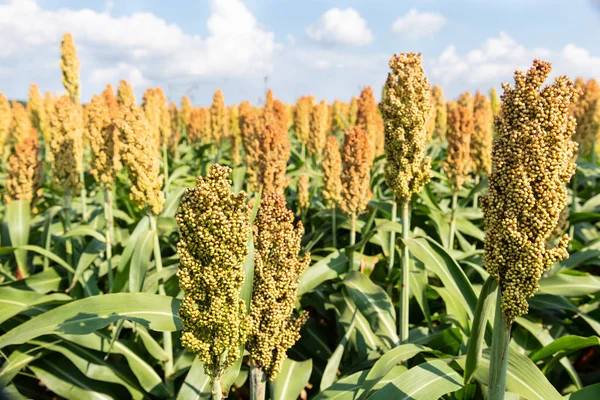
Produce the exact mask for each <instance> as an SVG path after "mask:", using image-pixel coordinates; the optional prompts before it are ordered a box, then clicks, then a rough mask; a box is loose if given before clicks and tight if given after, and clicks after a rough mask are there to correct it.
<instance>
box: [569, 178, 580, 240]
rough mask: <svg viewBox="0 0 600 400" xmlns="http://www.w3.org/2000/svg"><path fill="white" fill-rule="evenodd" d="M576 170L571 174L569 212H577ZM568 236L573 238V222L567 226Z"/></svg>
mask: <svg viewBox="0 0 600 400" xmlns="http://www.w3.org/2000/svg"><path fill="white" fill-rule="evenodd" d="M577 183H578V182H577V171H575V174H574V175H573V198H572V200H571V213H574V212H577ZM569 238H570V239H571V240H572V239H573V238H575V224H574V223H572V222H571V224H570V226H569Z"/></svg>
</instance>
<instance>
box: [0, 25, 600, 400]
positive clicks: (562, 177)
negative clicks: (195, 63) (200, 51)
mask: <svg viewBox="0 0 600 400" xmlns="http://www.w3.org/2000/svg"><path fill="white" fill-rule="evenodd" d="M61 51H62V58H61V60H60V65H61V68H62V72H63V76H62V81H63V83H64V87H65V92H64V94H62V95H60V96H54V95H52V94H50V93H46V94H45V96H42V94H41V93H40V89H39V88H38V87H37V86H36V85H35V84H32V85H31V88H30V92H29V99H28V100H27V102H26V104H25V103H20V102H18V101H9V100H7V99H6V98H5V97H4V96H3V95H0V152H1V153H0V155H1V159H2V164H1V168H0V171H1V172H0V186H1V197H2V202H1V206H0V213H1V215H2V230H1V247H0V267H1V271H0V272H1V275H0V282H1V283H0V356H1V359H2V361H1V365H2V366H1V369H0V387H2V388H3V389H2V390H3V391H2V392H1V393H2V394H1V395H0V397H1V396H4V397H5V398H9V399H13V398H14V399H21V398H33V399H61V398H65V399H75V400H81V399H128V398H132V399H184V400H185V399H211V398H212V399H221V398H225V397H227V398H230V399H248V398H250V399H273V400H287V399H298V398H301V399H337V400H342V399H373V400H377V399H385V400H390V399H423V400H430V399H437V398H444V399H460V400H462V399H486V398H487V399H493V400H498V399H519V398H522V399H543V400H552V399H563V398H569V399H571V400H581V399H598V398H600V384H599V383H597V382H599V381H600V353H599V345H600V309H599V306H600V278H599V277H598V276H597V275H598V267H599V266H600V183H599V181H600V168H599V167H598V163H597V153H598V149H599V147H600V146H599V144H600V143H599V141H598V139H599V137H600V136H599V131H600V87H599V86H598V82H596V81H595V80H591V81H588V82H586V81H584V80H582V79H577V80H575V81H571V80H570V78H568V77H564V76H563V77H558V78H556V79H550V78H548V76H549V74H550V71H551V66H550V64H549V63H547V62H545V61H541V60H532V63H531V64H530V68H529V69H528V70H524V71H516V72H515V74H514V81H513V82H510V83H507V84H504V85H503V90H502V93H498V94H497V93H496V92H495V91H494V90H492V91H491V92H490V93H479V92H477V93H474V94H472V93H469V92H465V93H463V94H462V95H461V96H460V97H459V98H458V99H456V100H449V99H446V98H444V94H443V91H442V88H440V87H439V86H434V87H433V88H432V87H431V85H430V83H429V81H428V79H427V77H426V71H424V70H423V67H422V59H421V55H419V54H415V53H403V54H399V55H394V56H393V57H391V59H390V61H389V75H388V76H387V80H386V81H385V86H384V87H383V88H371V87H365V88H364V89H363V90H362V92H361V93H356V96H355V97H353V98H351V99H343V100H336V101H335V102H334V103H333V104H327V103H326V102H325V101H319V100H318V99H315V98H314V97H313V96H311V95H309V94H307V95H306V96H303V97H301V98H299V99H298V100H297V102H296V103H295V104H284V103H282V102H281V101H279V100H277V94H276V93H275V94H274V93H272V92H271V91H269V92H268V93H267V95H266V102H265V104H251V103H250V102H248V101H245V102H242V103H241V104H229V103H227V93H222V92H221V91H220V90H219V91H217V92H216V93H214V97H213V102H212V106H211V107H210V108H198V107H194V106H193V105H191V104H190V101H189V100H188V99H187V98H185V97H184V98H183V99H181V101H180V102H179V101H177V103H175V102H169V101H168V100H167V98H166V96H165V94H164V93H163V91H162V89H161V88H149V89H146V91H145V92H144V95H143V98H142V99H141V101H140V99H136V98H135V95H134V90H133V88H132V86H131V85H130V84H129V83H128V82H126V81H121V82H120V84H119V86H118V87H117V88H113V87H111V86H110V85H108V86H107V87H106V90H104V92H102V93H100V94H98V95H97V96H94V97H93V99H92V100H91V101H90V102H88V103H87V104H82V103H81V102H80V99H79V91H80V86H79V61H78V59H77V54H76V48H75V44H74V42H73V38H72V37H71V35H70V34H66V35H65V36H64V38H63V41H62V47H61ZM573 78H574V77H573ZM384 79H385V77H382V80H384ZM373 91H376V92H378V93H379V92H380V91H381V92H382V101H381V102H380V103H377V102H376V100H375V96H374V93H373ZM178 100H179V99H178Z"/></svg>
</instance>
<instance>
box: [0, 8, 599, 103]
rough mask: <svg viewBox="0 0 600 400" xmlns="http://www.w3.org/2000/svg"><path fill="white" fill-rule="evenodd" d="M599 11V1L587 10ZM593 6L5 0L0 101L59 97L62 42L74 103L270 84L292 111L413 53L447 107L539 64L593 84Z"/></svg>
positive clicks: (203, 96) (252, 93) (371, 77)
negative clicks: (70, 50)
mask: <svg viewBox="0 0 600 400" xmlns="http://www.w3.org/2000/svg"><path fill="white" fill-rule="evenodd" d="M596 3H597V2H596ZM599 22H600V7H597V6H595V5H594V2H593V0H573V1H564V0H560V1H559V0H545V1H543V0H522V1H518V0H503V1H497V0H488V1H476V0H454V1H450V0H425V1H393V0H368V1H367V0H362V1H358V0H348V1H333V0H305V1H291V0H206V1H184V0H170V1H164V0H151V1H142V0H121V1H118V0H114V1H106V0H98V1H76V0H67V1H58V0H37V1H36V0H12V1H0V37H2V38H3V46H2V48H0V82H1V83H0V91H2V92H4V93H5V95H7V96H8V97H11V98H15V97H16V98H25V97H26V95H27V91H28V86H29V84H30V83H31V82H35V83H37V84H38V86H40V88H41V89H42V90H43V91H46V90H49V91H51V92H55V93H58V92H62V90H63V89H62V87H61V81H60V79H61V77H60V70H59V67H58V60H59V57H60V53H59V43H60V38H61V36H62V34H63V33H64V32H66V31H69V32H71V33H72V34H73V36H74V39H75V42H76V45H77V48H78V54H79V57H80V59H81V63H82V69H81V81H82V100H83V101H87V100H89V98H91V96H92V95H93V94H95V93H99V92H100V91H101V90H102V89H103V88H104V86H105V85H106V84H107V83H111V84H112V85H113V86H116V85H117V84H118V81H119V79H127V80H129V81H130V82H131V83H132V84H133V85H134V87H135V89H136V93H137V94H138V96H141V94H142V93H143V90H144V89H145V88H146V87H150V86H162V87H163V88H164V89H165V92H166V93H167V95H168V96H170V97H171V98H172V99H173V100H175V101H179V99H180V97H181V96H182V95H183V94H187V95H189V96H190V97H191V98H192V102H193V103H194V104H196V105H208V104H210V101H211V97H212V93H213V92H214V91H215V90H216V89H217V88H222V89H223V91H224V94H225V98H226V101H227V102H228V103H233V102H239V101H241V100H244V99H249V100H251V101H253V102H255V103H258V102H260V101H261V99H262V97H263V93H264V87H265V82H264V78H265V77H267V78H268V80H267V85H268V87H270V88H272V89H273V90H274V92H275V95H276V97H278V98H281V99H282V100H284V101H289V102H293V101H295V99H296V98H297V97H299V96H300V95H302V94H307V93H312V94H315V95H316V96H317V97H318V98H324V99H326V100H328V101H332V100H333V99H335V98H341V99H345V100H347V99H349V98H350V96H352V95H356V94H358V93H359V91H360V89H361V87H363V86H365V85H371V86H373V88H374V91H375V93H377V94H378V93H379V92H380V88H381V85H382V84H383V82H384V80H385V77H386V73H387V60H388V59H389V57H390V56H391V55H392V54H394V53H399V52H405V51H419V52H421V53H422V54H423V58H424V65H425V69H426V73H427V76H428V77H429V79H430V81H431V82H432V83H438V84H440V85H442V86H443V87H444V89H445V92H446V94H447V97H448V98H453V97H456V96H457V95H458V94H459V93H460V92H462V91H464V90H477V89H479V90H486V91H487V90H489V88H490V87H492V86H495V87H497V88H500V83H501V82H506V81H510V80H511V75H512V71H513V70H514V69H515V68H521V69H522V68H527V66H528V65H529V64H530V63H531V60H532V59H533V58H535V57H539V58H542V59H546V60H548V61H551V62H552V63H553V66H554V74H567V75H569V76H571V77H572V78H575V77H576V76H584V77H586V78H591V77H600V40H599V39H600V23H599Z"/></svg>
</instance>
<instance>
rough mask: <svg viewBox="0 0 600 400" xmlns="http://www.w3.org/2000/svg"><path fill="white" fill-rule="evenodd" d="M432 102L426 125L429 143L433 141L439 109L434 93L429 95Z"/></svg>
mask: <svg viewBox="0 0 600 400" xmlns="http://www.w3.org/2000/svg"><path fill="white" fill-rule="evenodd" d="M429 97H430V102H431V112H430V113H429V117H428V118H427V123H426V124H425V131H426V132H427V142H428V143H429V142H431V140H432V139H433V133H434V131H435V110H436V107H437V104H436V100H435V97H434V96H433V91H432V92H431V93H430V95H429Z"/></svg>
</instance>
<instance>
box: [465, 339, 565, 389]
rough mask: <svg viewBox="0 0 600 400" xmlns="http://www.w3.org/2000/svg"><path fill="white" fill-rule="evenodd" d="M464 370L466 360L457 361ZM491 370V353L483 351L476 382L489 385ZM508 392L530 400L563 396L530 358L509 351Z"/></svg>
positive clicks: (511, 350)
mask: <svg viewBox="0 0 600 400" xmlns="http://www.w3.org/2000/svg"><path fill="white" fill-rule="evenodd" d="M456 362H457V363H458V364H459V365H460V366H461V367H463V368H464V362H465V358H464V357H461V358H458V359H456ZM489 368H490V351H489V349H485V350H483V354H482V357H481V359H480V361H479V367H478V368H477V370H476V371H475V375H474V377H475V380H476V381H477V382H479V383H481V384H482V385H486V386H487V384H488V378H489ZM506 390H507V391H508V392H513V393H516V394H518V395H520V396H522V397H524V398H526V399H528V400H536V399H539V400H560V399H562V396H561V395H560V393H558V391H557V390H556V389H555V388H554V386H552V384H551V383H550V382H548V379H547V378H546V377H545V376H544V374H542V372H541V371H540V370H539V368H538V367H537V366H536V365H535V364H534V363H533V361H531V360H530V359H529V358H527V357H526V356H524V355H523V354H520V353H518V352H516V351H514V350H513V349H512V348H511V349H509V355H508V369H507V371H506Z"/></svg>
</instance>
